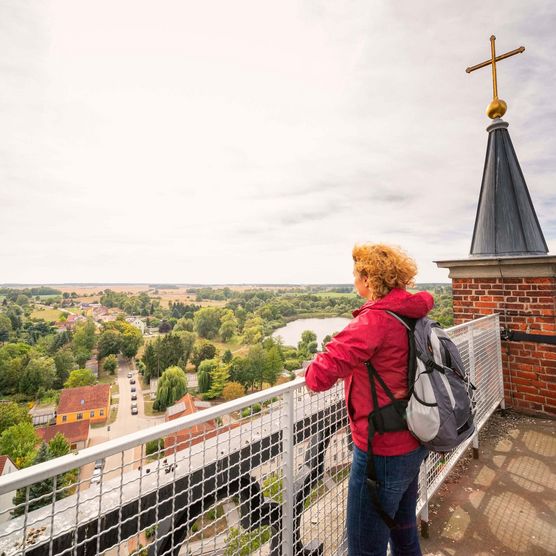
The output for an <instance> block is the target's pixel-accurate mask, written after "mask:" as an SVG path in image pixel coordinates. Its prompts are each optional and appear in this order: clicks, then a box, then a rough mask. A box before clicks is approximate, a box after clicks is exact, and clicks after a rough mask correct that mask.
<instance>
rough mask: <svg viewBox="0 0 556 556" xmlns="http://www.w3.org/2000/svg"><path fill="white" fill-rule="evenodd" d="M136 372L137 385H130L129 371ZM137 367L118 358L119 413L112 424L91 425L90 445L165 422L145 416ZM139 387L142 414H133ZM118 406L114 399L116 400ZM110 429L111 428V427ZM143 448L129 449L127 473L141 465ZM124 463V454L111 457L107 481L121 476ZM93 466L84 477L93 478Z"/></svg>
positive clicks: (106, 469) (105, 478)
mask: <svg viewBox="0 0 556 556" xmlns="http://www.w3.org/2000/svg"><path fill="white" fill-rule="evenodd" d="M130 372H131V373H132V377H133V378H134V379H135V384H133V385H132V384H130V382H129V381H130V379H129V378H128V373H130ZM137 374H138V373H137V370H136V369H132V368H131V367H130V364H129V361H128V360H127V359H125V358H123V357H119V359H118V380H117V384H118V388H119V397H118V398H117V400H116V402H117V406H118V414H117V417H116V420H115V421H114V423H112V424H111V425H109V426H103V427H99V428H91V430H90V433H89V440H90V442H89V445H90V446H95V445H97V444H100V443H102V442H105V441H107V440H111V439H114V438H119V437H121V436H124V435H126V434H130V433H132V432H137V431H140V430H143V429H145V428H147V427H152V426H153V425H156V424H158V423H163V422H164V417H148V416H146V415H145V409H144V403H143V393H142V389H141V384H140V381H139V380H138V376H137ZM132 386H135V388H136V392H135V393H136V394H137V400H136V403H137V409H138V414H137V415H132V413H131V404H132V400H131V394H132V392H131V387H132ZM112 403H113V405H114V400H113V401H112ZM108 429H110V430H108ZM140 457H141V448H139V447H137V448H135V449H134V450H127V451H126V452H125V456H124V465H125V469H124V472H126V471H129V470H131V469H134V468H137V467H138V466H139V465H140V462H139V460H140ZM120 466H121V454H116V455H114V456H110V457H109V458H107V460H106V463H105V468H104V478H103V480H108V479H112V478H113V477H116V476H119V474H120V470H119V468H120ZM86 467H87V468H89V469H86V470H84V473H86V474H85V475H84V477H90V476H91V474H92V471H93V464H90V465H87V466H86Z"/></svg>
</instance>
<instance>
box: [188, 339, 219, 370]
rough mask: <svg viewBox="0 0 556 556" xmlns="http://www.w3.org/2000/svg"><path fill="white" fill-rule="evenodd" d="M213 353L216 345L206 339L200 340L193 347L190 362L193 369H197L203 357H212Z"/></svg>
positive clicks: (214, 353)
mask: <svg viewBox="0 0 556 556" xmlns="http://www.w3.org/2000/svg"><path fill="white" fill-rule="evenodd" d="M215 355H216V347H215V346H214V345H213V344H211V343H210V342H207V341H206V340H200V341H199V342H197V344H196V345H195V348H194V349H193V355H192V357H191V362H192V363H193V365H195V369H198V368H199V365H200V363H201V361H204V360H205V359H213V358H214V356H215Z"/></svg>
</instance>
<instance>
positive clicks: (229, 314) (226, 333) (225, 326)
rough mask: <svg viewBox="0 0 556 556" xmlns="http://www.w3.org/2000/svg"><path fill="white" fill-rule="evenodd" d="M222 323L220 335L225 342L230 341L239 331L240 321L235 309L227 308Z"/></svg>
mask: <svg viewBox="0 0 556 556" xmlns="http://www.w3.org/2000/svg"><path fill="white" fill-rule="evenodd" d="M220 323H221V324H220V329H219V330H218V335H219V336H220V338H221V339H222V341H223V342H229V341H230V340H231V339H232V337H233V336H235V335H236V334H237V331H238V322H237V319H236V317H235V315H234V313H233V311H231V310H230V309H226V310H225V311H224V313H223V315H222V317H221V319H220Z"/></svg>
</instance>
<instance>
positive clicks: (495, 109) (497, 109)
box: [465, 35, 525, 120]
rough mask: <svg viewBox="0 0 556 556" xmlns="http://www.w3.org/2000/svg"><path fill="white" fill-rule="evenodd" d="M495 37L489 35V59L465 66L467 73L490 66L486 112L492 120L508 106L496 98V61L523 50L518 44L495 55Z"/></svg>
mask: <svg viewBox="0 0 556 556" xmlns="http://www.w3.org/2000/svg"><path fill="white" fill-rule="evenodd" d="M495 40H496V37H495V36H494V35H492V36H491V37H490V52H491V58H490V60H486V61H485V62H482V63H480V64H477V65H476V66H471V67H470V68H466V70H465V71H466V72H467V73H471V72H472V71H475V70H478V69H480V68H484V67H486V66H492V102H491V103H490V104H489V105H488V106H487V109H486V113H487V116H488V117H489V118H490V119H491V120H494V118H501V117H502V116H503V115H504V114H505V113H506V110H507V108H508V105H507V104H506V102H505V101H503V100H502V99H499V98H498V83H497V81H496V62H499V61H500V60H504V59H505V58H509V57H510V56H515V55H516V54H521V53H522V52H524V51H525V47H524V46H520V47H519V48H516V49H515V50H512V51H511V52H506V53H505V54H501V55H500V56H496V49H495V48H494V41H495Z"/></svg>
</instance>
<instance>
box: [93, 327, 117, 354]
mask: <svg viewBox="0 0 556 556" xmlns="http://www.w3.org/2000/svg"><path fill="white" fill-rule="evenodd" d="M121 342H122V334H121V332H120V331H119V330H112V329H108V330H105V331H104V332H103V333H102V334H101V335H100V338H99V339H98V356H99V357H100V358H104V357H106V356H108V355H117V354H118V353H120V348H121V345H122V344H121Z"/></svg>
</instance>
